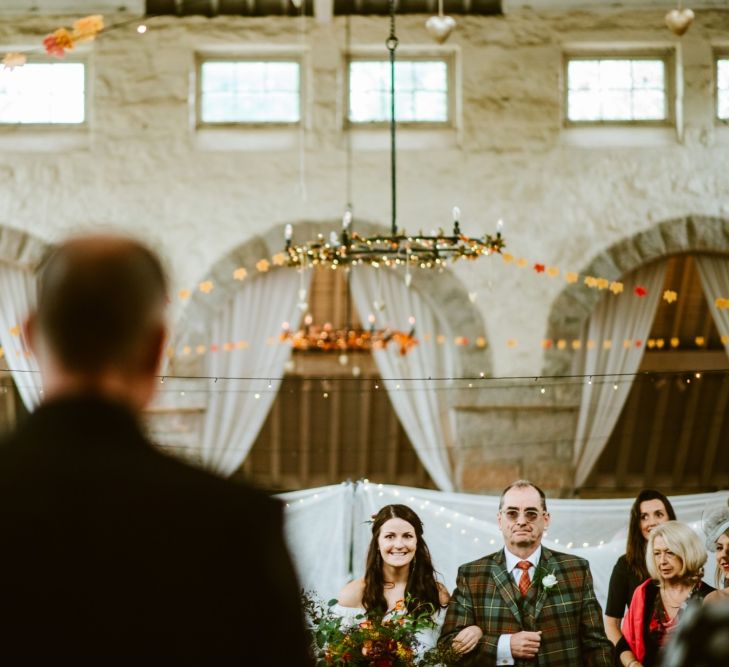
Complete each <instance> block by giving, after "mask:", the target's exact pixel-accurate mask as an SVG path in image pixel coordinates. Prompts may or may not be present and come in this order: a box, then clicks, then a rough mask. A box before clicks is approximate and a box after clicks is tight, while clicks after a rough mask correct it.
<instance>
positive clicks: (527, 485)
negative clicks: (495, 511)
mask: <svg viewBox="0 0 729 667" xmlns="http://www.w3.org/2000/svg"><path fill="white" fill-rule="evenodd" d="M511 489H535V490H536V491H537V493H539V497H540V498H541V500H542V510H543V511H544V512H546V511H547V496H546V495H544V491H542V490H541V489H540V488H539V487H538V486H537V485H536V484H532V483H531V482H530V481H529V480H528V479H517V480H516V481H515V482H512V483H511V484H509V486H507V487H506V488H505V489H504V490H503V491H502V492H501V496H500V497H499V510H501V509H503V507H504V496H505V495H506V494H507V492H509V491H511Z"/></svg>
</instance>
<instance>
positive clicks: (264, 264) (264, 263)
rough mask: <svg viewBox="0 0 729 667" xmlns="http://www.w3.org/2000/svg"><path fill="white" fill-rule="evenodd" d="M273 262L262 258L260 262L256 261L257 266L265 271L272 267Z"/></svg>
mask: <svg viewBox="0 0 729 667" xmlns="http://www.w3.org/2000/svg"><path fill="white" fill-rule="evenodd" d="M270 266H271V264H270V263H269V261H268V260H267V259H261V260H259V261H258V262H256V268H257V269H258V270H259V271H260V272H261V273H265V272H266V271H268V269H269V268H270Z"/></svg>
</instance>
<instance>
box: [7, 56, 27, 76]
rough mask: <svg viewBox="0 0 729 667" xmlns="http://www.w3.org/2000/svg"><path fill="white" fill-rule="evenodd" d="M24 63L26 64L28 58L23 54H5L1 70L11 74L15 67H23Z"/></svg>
mask: <svg viewBox="0 0 729 667" xmlns="http://www.w3.org/2000/svg"><path fill="white" fill-rule="evenodd" d="M26 62H28V58H27V57H26V55H25V54H24V53H15V52H13V53H6V54H5V57H4V58H3V68H4V69H8V70H10V71H11V72H12V71H13V70H14V69H15V68H16V67H22V66H23V65H25V63H26Z"/></svg>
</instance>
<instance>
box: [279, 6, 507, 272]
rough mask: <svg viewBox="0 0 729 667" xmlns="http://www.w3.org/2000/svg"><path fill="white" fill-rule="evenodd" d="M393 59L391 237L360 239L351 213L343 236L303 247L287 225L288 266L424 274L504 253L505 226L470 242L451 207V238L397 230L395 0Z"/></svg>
mask: <svg viewBox="0 0 729 667" xmlns="http://www.w3.org/2000/svg"><path fill="white" fill-rule="evenodd" d="M385 44H386V46H387V50H388V51H389V54H390V56H389V59H390V194H391V200H392V207H391V225H390V233H389V234H377V235H374V236H361V235H360V234H358V233H357V232H355V231H354V230H353V229H352V213H351V210H349V209H348V210H347V211H346V212H345V214H344V217H343V219H342V228H341V231H340V232H339V234H337V232H334V231H333V232H332V233H331V235H330V237H329V239H326V238H324V237H323V236H322V235H319V236H318V237H317V238H316V239H314V240H311V241H308V242H306V243H303V244H298V243H294V242H293V240H292V235H293V229H292V227H291V225H287V226H286V231H285V243H286V246H285V253H286V263H287V265H288V266H293V267H306V266H324V267H330V268H332V269H336V268H337V267H338V266H353V265H356V264H369V265H371V266H373V267H379V266H380V265H384V266H399V265H405V266H408V267H409V266H413V267H420V268H422V269H430V268H442V267H443V266H444V265H446V264H447V263H448V262H451V261H456V260H458V259H460V258H465V259H471V260H473V259H477V258H479V257H482V256H484V255H490V254H492V253H497V252H498V253H500V252H501V250H502V248H504V246H505V243H504V239H503V238H502V223H501V221H499V223H498V224H497V226H496V232H495V234H493V235H491V234H484V235H483V236H482V237H468V236H465V235H464V234H463V233H462V232H461V226H460V210H459V209H458V207H454V208H453V231H452V233H451V234H447V233H446V232H445V231H443V230H442V229H441V230H438V231H437V232H432V233H431V234H429V235H424V234H422V232H421V233H418V234H408V233H406V232H405V231H404V230H402V229H399V228H398V226H397V170H396V165H397V162H396V158H397V151H396V127H397V123H396V121H395V50H396V49H397V46H398V38H397V36H396V34H395V0H390V35H389V37H388V38H387V41H386V43H385Z"/></svg>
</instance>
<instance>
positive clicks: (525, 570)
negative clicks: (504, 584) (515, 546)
mask: <svg viewBox="0 0 729 667" xmlns="http://www.w3.org/2000/svg"><path fill="white" fill-rule="evenodd" d="M516 566H517V567H518V568H519V569H520V570H521V577H520V578H519V590H520V591H521V595H522V597H524V596H525V595H526V594H527V591H528V590H529V586H531V583H532V580H531V579H530V578H529V568H530V567H531V566H532V564H531V563H530V562H529V561H528V560H520V561H519V562H518V563H517V564H516Z"/></svg>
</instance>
